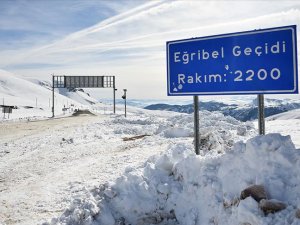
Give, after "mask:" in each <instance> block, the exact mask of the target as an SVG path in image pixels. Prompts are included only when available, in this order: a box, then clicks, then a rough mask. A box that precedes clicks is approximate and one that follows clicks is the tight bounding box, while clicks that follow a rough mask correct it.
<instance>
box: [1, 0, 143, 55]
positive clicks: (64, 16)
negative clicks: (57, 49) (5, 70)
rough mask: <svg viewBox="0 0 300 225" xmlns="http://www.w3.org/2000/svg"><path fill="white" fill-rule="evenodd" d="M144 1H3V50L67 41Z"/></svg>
mask: <svg viewBox="0 0 300 225" xmlns="http://www.w3.org/2000/svg"><path fill="white" fill-rule="evenodd" d="M142 3H143V1H137V0H136V1H126V4H124V2H123V1H114V0H112V1H109V0H106V1H99V0H85V1H84V0H49V1H48V0H1V2H0V47H1V49H2V50H9V49H15V48H18V49H20V48H30V47H34V46H38V45H42V44H47V43H49V42H52V41H55V40H58V39H60V38H63V37H64V36H66V35H68V34H70V33H73V32H76V31H79V30H81V29H84V28H86V27H90V26H92V25H94V24H96V23H98V22H99V21H102V20H104V19H107V18H109V17H111V16H114V15H117V14H119V13H122V12H123V11H126V10H128V9H130V8H131V7H135V6H137V5H139V4H142Z"/></svg>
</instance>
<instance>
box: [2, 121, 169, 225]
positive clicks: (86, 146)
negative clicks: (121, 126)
mask: <svg viewBox="0 0 300 225" xmlns="http://www.w3.org/2000/svg"><path fill="white" fill-rule="evenodd" d="M113 118H114V117H113V116H112V117H108V116H107V117H106V116H78V117H69V118H61V119H54V120H44V121H36V122H24V123H22V122H18V123H2V124H0V132H1V138H0V146H1V147H0V222H3V223H4V224H28V225H29V224H38V223H41V222H43V221H45V219H46V220H49V219H50V218H52V217H54V216H58V215H59V214H61V212H62V211H63V210H64V209H65V208H66V206H68V205H69V203H70V199H71V197H72V196H73V197H74V195H84V193H85V191H86V189H87V188H88V187H92V186H93V185H99V184H103V183H105V182H108V181H110V180H114V179H116V178H117V177H118V176H120V174H121V173H122V171H123V170H124V169H125V167H126V166H128V165H131V166H139V162H144V161H145V160H146V159H147V158H148V157H149V156H150V155H153V154H156V153H158V152H160V151H162V150H163V149H165V147H166V146H165V144H167V143H160V144H159V145H152V146H151V144H150V145H149V146H148V148H147V149H148V151H144V149H143V148H144V147H143V146H140V145H139V141H135V142H134V143H133V142H130V141H129V142H124V141H123V140H122V138H121V137H122V136H124V135H123V133H124V132H123V133H122V132H121V133H120V132H119V134H115V129H113V128H112V126H110V123H109V122H108V121H109V120H111V119H113ZM140 134H143V133H140ZM127 136H130V135H127ZM145 138H149V139H151V137H145ZM152 141H154V142H155V140H152ZM149 143H151V141H150V142H149Z"/></svg>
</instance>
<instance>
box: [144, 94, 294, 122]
mask: <svg viewBox="0 0 300 225" xmlns="http://www.w3.org/2000/svg"><path fill="white" fill-rule="evenodd" d="M199 106H200V109H201V110H208V111H211V112H213V111H219V112H222V113H223V114H224V115H229V116H232V117H234V118H236V119H238V120H240V121H249V120H255V119H257V100H256V99H255V100H253V101H251V102H249V103H248V104H245V103H242V104H241V103H240V102H238V101H237V102H236V103H234V102H232V103H226V102H225V103H224V102H220V101H219V102H218V101H208V102H200V103H199ZM299 108H300V101H296V100H292V99H291V100H290V99H284V100H281V99H268V98H266V99H265V116H266V117H268V116H272V115H276V114H279V113H283V112H287V111H290V110H294V109H299ZM145 109H150V110H166V111H174V112H182V113H192V112H194V106H193V104H188V105H169V104H153V105H149V106H146V107H145Z"/></svg>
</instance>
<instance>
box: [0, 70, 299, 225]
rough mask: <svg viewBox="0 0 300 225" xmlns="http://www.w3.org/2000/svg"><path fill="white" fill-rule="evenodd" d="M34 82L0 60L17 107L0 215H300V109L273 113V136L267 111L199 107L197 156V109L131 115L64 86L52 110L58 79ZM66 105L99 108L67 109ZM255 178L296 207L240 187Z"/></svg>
mask: <svg viewBox="0 0 300 225" xmlns="http://www.w3.org/2000/svg"><path fill="white" fill-rule="evenodd" d="M30 81H31V82H29V81H26V80H23V79H21V78H19V77H16V76H15V75H13V74H10V73H8V72H5V71H0V93H1V96H0V97H2V98H4V99H5V101H7V102H6V103H7V104H8V103H9V104H11V105H16V106H18V109H16V110H15V113H14V112H13V114H12V115H11V118H10V119H9V120H8V119H7V118H5V119H2V118H1V123H0V224H1V225H2V224H3V225H11V224H14V225H15V224H16V225H31V224H44V225H49V224H50V225H67V224H68V225H98V224H99V225H100V224H101V225H110V224H111V225H117V224H118V225H129V224H132V225H150V224H158V225H210V224H211V225H220V224H222V225H246V224H247V225H248V224H251V225H265V224H269V225H282V224H292V225H296V224H300V220H299V219H298V218H296V217H295V213H296V211H297V209H299V208H300V204H299V200H300V193H299V190H298V189H299V186H300V175H299V169H300V156H299V154H300V151H299V150H300V128H299V127H300V122H299V121H300V120H299V115H298V114H299V110H294V111H290V112H287V113H283V114H280V115H276V116H273V117H270V118H268V119H267V121H266V131H267V135H265V136H256V135H257V130H256V129H255V126H257V122H255V123H254V124H253V123H250V122H246V123H243V122H240V121H238V120H236V119H234V118H232V117H228V116H224V115H223V114H221V113H216V112H213V113H211V112H207V111H201V112H200V155H195V153H194V145H193V115H189V114H184V113H176V112H166V111H149V110H144V109H140V108H136V107H130V106H128V107H127V110H128V112H127V118H125V117H124V115H123V107H124V106H123V105H117V114H116V115H114V114H112V105H107V104H93V105H91V104H92V103H95V102H94V100H93V99H92V98H90V97H89V96H88V95H87V94H86V93H84V92H80V91H79V92H74V93H71V94H70V93H67V92H65V93H63V90H60V93H62V94H64V95H60V94H59V93H56V99H57V102H58V107H57V112H56V113H57V114H59V115H60V116H59V117H57V118H55V119H49V118H48V117H49V115H51V112H50V108H49V107H48V99H49V96H51V90H49V87H48V86H47V83H44V82H42V84H40V83H39V82H38V81H37V80H34V79H31V80H30ZM41 85H42V86H41ZM36 95H38V96H39V99H42V100H41V103H40V104H41V105H40V106H39V107H35V104H36V97H35V96H36ZM67 96H68V97H67ZM64 104H76V106H78V107H85V108H89V109H90V110H91V111H92V112H93V113H94V115H92V114H83V115H79V116H70V114H69V113H68V114H66V115H64V116H63V112H62V111H61V109H60V108H59V107H63V105H64ZM83 104H84V105H83ZM24 106H31V107H33V108H30V109H26V108H25V107H24ZM47 107H48V109H47ZM70 113H71V112H70ZM251 185H262V186H263V187H264V188H265V190H266V192H267V195H268V199H272V201H274V202H280V203H284V204H286V206H287V207H286V208H285V209H284V210H282V211H279V212H277V213H270V214H268V215H265V214H264V213H263V211H262V210H261V209H260V208H259V205H260V204H259V203H258V202H257V201H256V200H254V199H253V198H252V197H248V198H246V199H243V200H242V199H241V198H240V195H241V192H242V191H243V190H244V189H245V188H247V187H249V186H251Z"/></svg>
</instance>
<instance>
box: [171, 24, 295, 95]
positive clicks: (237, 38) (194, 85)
mask: <svg viewBox="0 0 300 225" xmlns="http://www.w3.org/2000/svg"><path fill="white" fill-rule="evenodd" d="M167 82H168V95H173V96H183V95H224V94H294V93H298V69H297V37H296V25H293V26H286V27H277V28H271V29H262V30H254V31H247V32H240V33H232V34H222V35H216V36H209V37H201V38H192V39H186V40H177V41H169V42H167Z"/></svg>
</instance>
